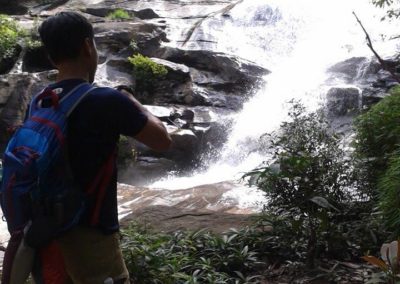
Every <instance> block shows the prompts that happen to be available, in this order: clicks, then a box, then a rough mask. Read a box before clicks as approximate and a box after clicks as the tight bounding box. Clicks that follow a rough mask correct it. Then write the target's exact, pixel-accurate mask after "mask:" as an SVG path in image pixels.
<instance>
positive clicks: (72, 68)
mask: <svg viewBox="0 0 400 284" xmlns="http://www.w3.org/2000/svg"><path fill="white" fill-rule="evenodd" d="M57 69H58V75H57V82H60V81H63V80H68V79H82V80H85V81H89V73H88V72H87V71H86V69H85V68H84V67H83V66H82V65H81V64H79V63H75V62H68V63H62V64H59V65H58V66H57Z"/></svg>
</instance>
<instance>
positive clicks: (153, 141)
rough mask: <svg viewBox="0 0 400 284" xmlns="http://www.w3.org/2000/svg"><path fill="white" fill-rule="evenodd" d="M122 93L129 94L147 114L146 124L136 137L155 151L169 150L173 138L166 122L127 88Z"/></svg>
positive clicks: (136, 104)
mask: <svg viewBox="0 0 400 284" xmlns="http://www.w3.org/2000/svg"><path fill="white" fill-rule="evenodd" d="M121 93H123V94H124V95H126V96H128V97H129V99H130V100H131V101H132V102H133V103H134V104H135V106H136V107H137V108H138V109H139V110H140V111H141V112H142V113H143V114H145V115H146V116H147V122H146V124H145V125H144V127H143V128H142V130H140V131H139V133H137V134H136V135H135V136H134V138H135V139H136V140H138V141H139V142H141V143H143V144H145V145H146V146H148V147H150V148H151V149H153V150H155V151H160V152H161V151H166V150H168V149H169V147H170V146H171V142H172V140H171V137H170V136H169V134H168V132H167V129H166V128H165V126H164V124H163V123H162V122H161V121H160V120H159V119H158V118H157V117H155V116H154V115H153V114H152V113H150V112H149V111H148V110H147V109H146V108H145V107H144V106H143V105H142V104H141V103H140V102H139V101H138V100H136V99H135V98H134V96H133V95H132V94H131V93H129V92H127V91H125V90H121Z"/></svg>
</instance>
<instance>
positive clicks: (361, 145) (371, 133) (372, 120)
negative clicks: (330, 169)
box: [354, 87, 400, 197]
mask: <svg viewBox="0 0 400 284" xmlns="http://www.w3.org/2000/svg"><path fill="white" fill-rule="evenodd" d="M390 93H391V95H390V96H387V97H385V98H384V99H383V100H381V101H380V102H379V103H377V104H376V105H374V106H372V107H371V109H370V110H369V111H367V112H365V113H364V114H362V115H360V116H358V117H357V119H356V120H355V129H356V137H355V143H354V146H355V154H356V156H357V158H358V159H359V161H360V164H359V166H358V168H359V169H360V170H361V171H363V172H364V174H363V175H361V176H360V180H362V181H363V182H364V183H365V185H364V186H365V190H366V191H368V193H369V194H370V195H371V196H372V197H376V195H377V192H376V187H377V183H378V179H379V178H380V177H381V176H382V174H384V173H385V171H386V169H387V168H388V166H389V161H390V158H391V157H392V156H393V153H395V152H396V151H397V150H398V149H399V145H400V123H399V121H400V87H395V88H393V89H391V90H390Z"/></svg>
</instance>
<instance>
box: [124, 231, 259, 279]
mask: <svg viewBox="0 0 400 284" xmlns="http://www.w3.org/2000/svg"><path fill="white" fill-rule="evenodd" d="M254 235H256V232H255V231H254V230H251V229H243V230H241V231H236V230H232V231H230V232H228V233H226V234H224V235H222V236H219V235H214V234H212V233H210V232H205V231H197V232H176V233H173V234H170V235H168V234H163V233H154V232H151V231H149V230H145V229H143V228H142V227H139V226H137V225H134V224H133V225H132V226H131V227H129V228H128V229H125V230H124V231H123V240H122V250H123V254H124V258H125V262H126V265H127V267H128V270H129V272H130V274H131V277H132V278H133V279H134V282H135V283H139V284H140V283H163V284H179V283H210V284H211V283H221V284H222V283H235V284H236V283H258V282H257V281H258V280H259V277H258V276H255V275H253V276H250V275H251V274H254V270H255V268H257V267H259V265H260V264H261V263H260V262H259V261H258V258H257V253H256V252H255V250H254V247H253V246H252V244H253V243H254V240H253V241H251V238H252V236H254Z"/></svg>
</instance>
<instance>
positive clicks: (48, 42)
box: [39, 12, 98, 82]
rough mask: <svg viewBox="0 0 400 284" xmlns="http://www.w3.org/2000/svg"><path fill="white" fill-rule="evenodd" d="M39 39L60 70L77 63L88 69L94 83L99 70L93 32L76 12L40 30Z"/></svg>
mask: <svg viewBox="0 0 400 284" xmlns="http://www.w3.org/2000/svg"><path fill="white" fill-rule="evenodd" d="M39 34H40V38H41V40H42V42H43V45H44V46H45V48H46V50H47V52H48V54H49V57H50V59H51V60H52V61H53V63H54V64H55V65H56V67H57V68H58V69H60V68H63V66H66V65H70V64H71V63H75V65H76V64H79V65H81V66H82V67H83V68H85V71H86V72H87V73H88V76H89V81H90V82H93V80H94V75H95V73H96V69H97V61H98V56H97V50H96V45H95V43H94V32H93V27H92V25H91V24H90V23H89V22H88V20H87V19H86V18H85V17H83V16H81V15H80V14H78V13H75V12H60V13H57V14H56V15H54V16H52V17H49V18H47V19H46V20H45V21H44V22H43V23H42V24H41V26H40V27H39Z"/></svg>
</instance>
